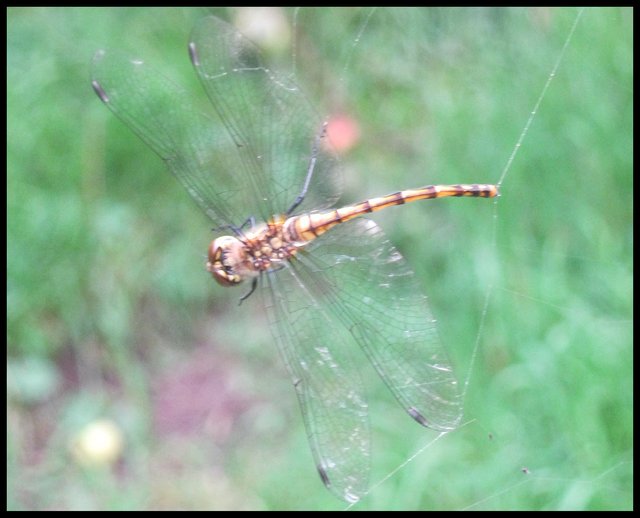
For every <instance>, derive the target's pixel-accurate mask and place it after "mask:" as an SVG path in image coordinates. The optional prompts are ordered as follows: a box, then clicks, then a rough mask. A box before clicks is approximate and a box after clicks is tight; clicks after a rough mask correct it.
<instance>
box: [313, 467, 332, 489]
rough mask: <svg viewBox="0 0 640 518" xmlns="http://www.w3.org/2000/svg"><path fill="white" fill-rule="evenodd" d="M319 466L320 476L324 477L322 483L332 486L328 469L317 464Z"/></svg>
mask: <svg viewBox="0 0 640 518" xmlns="http://www.w3.org/2000/svg"><path fill="white" fill-rule="evenodd" d="M316 467H317V468H318V473H319V474H320V478H321V479H322V483H323V484H324V485H325V486H327V487H331V481H330V480H329V475H327V471H326V470H325V469H324V468H323V467H322V466H316Z"/></svg>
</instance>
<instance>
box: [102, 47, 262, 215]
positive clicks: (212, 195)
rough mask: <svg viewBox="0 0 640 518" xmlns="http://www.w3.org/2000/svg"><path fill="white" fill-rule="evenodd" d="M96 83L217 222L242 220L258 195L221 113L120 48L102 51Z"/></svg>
mask: <svg viewBox="0 0 640 518" xmlns="http://www.w3.org/2000/svg"><path fill="white" fill-rule="evenodd" d="M92 85H93V88H94V90H95V91H96V93H97V94H98V96H99V97H100V99H101V100H102V101H103V102H104V104H106V106H107V107H108V108H109V109H110V110H111V111H112V112H113V113H115V114H116V115H117V116H118V118H120V119H121V120H122V121H123V122H124V123H125V124H126V125H127V126H129V128H130V129H131V130H133V132H134V133H136V134H137V135H138V136H139V137H140V138H141V139H142V140H143V141H144V142H145V143H146V144H147V145H149V147H150V148H151V149H152V150H153V151H155V152H156V153H157V154H158V155H160V157H161V158H162V159H163V160H164V161H165V162H166V164H167V166H168V167H169V169H170V171H171V172H172V173H173V174H174V175H175V177H176V178H177V179H178V180H179V181H180V183H182V185H183V186H184V187H185V188H186V189H187V191H188V192H189V194H190V195H191V196H192V197H193V198H194V199H195V200H196V202H197V203H198V204H199V205H200V206H201V207H202V209H203V210H204V211H205V212H206V213H207V214H208V215H209V216H210V217H211V219H213V221H214V222H215V223H216V225H217V226H225V225H238V224H239V222H242V221H244V219H246V218H247V216H248V213H247V211H249V209H250V208H252V207H254V206H255V203H256V200H255V199H253V198H251V195H252V191H250V190H249V189H247V187H248V178H247V177H246V175H243V174H242V171H243V170H242V168H241V165H242V164H241V162H240V160H239V156H238V152H237V150H236V146H235V144H234V142H233V140H232V139H231V138H230V136H229V135H228V134H227V133H226V130H225V127H224V126H223V125H222V124H221V122H220V121H219V120H217V119H216V116H215V114H212V115H211V116H208V115H206V114H205V113H203V112H202V111H200V110H198V109H196V108H195V107H194V104H193V103H192V101H191V98H190V95H189V94H188V93H187V92H186V91H185V90H184V89H182V88H180V87H179V86H177V85H176V84H174V83H173V82H172V81H171V80H169V79H168V78H167V77H165V76H164V75H162V74H161V73H160V72H159V71H157V70H155V69H154V68H152V67H150V66H149V65H147V64H146V63H144V62H143V61H141V60H138V59H130V58H128V57H126V56H124V55H123V54H121V53H118V52H112V51H104V50H101V51H98V52H97V53H96V55H95V57H94V59H93V67H92Z"/></svg>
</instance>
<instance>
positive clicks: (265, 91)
mask: <svg viewBox="0 0 640 518" xmlns="http://www.w3.org/2000/svg"><path fill="white" fill-rule="evenodd" d="M189 51H190V54H191V60H192V62H193V64H194V67H195V69H196V71H197V73H198V75H199V77H200V81H201V83H202V86H203V87H204V89H205V91H206V93H207V95H208V97H209V99H210V101H211V103H212V104H213V106H214V108H215V110H216V112H217V114H218V115H219V117H220V118H221V120H222V121H223V123H224V125H225V126H226V128H227V130H228V132H229V134H230V135H231V136H232V138H233V140H234V142H235V143H236V145H237V149H238V151H239V154H240V159H241V162H242V167H243V170H242V173H243V174H246V175H247V178H248V188H249V189H250V190H251V191H252V193H253V197H254V198H255V199H257V200H259V201H260V204H259V205H257V206H256V207H255V208H254V211H255V210H259V211H260V212H259V213H257V214H256V213H255V212H254V215H256V216H261V217H262V218H263V219H267V218H269V217H271V216H272V215H273V214H280V213H283V212H285V211H286V210H287V209H288V208H289V207H290V206H291V205H292V204H293V202H294V201H295V200H296V198H297V196H298V195H299V194H300V193H301V192H302V190H303V188H304V185H305V180H306V178H307V173H308V171H309V169H310V166H311V164H312V158H315V162H314V165H313V177H312V179H311V183H310V184H309V188H308V191H307V193H306V196H305V199H304V202H303V203H302V204H301V205H300V206H298V209H297V212H302V211H305V210H312V209H319V208H324V207H329V206H331V205H332V204H333V203H334V202H335V201H336V200H337V198H338V196H339V194H340V193H339V191H340V178H339V170H338V168H337V167H336V165H337V164H336V158H335V156H334V155H333V154H332V153H330V152H328V151H327V146H326V145H322V143H321V142H320V140H321V138H324V137H322V135H323V132H322V128H323V120H322V118H321V117H320V116H319V115H318V113H317V112H316V111H315V110H314V109H313V108H312V106H311V105H310V104H309V102H308V100H307V98H306V96H305V95H304V94H303V93H302V92H301V91H300V89H299V87H298V86H297V85H296V84H295V83H294V82H293V81H292V80H290V79H289V78H286V77H284V76H279V75H277V74H276V73H275V72H274V71H272V70H270V69H269V68H267V67H266V66H265V65H264V64H263V61H262V58H261V55H260V51H259V50H258V48H257V47H256V46H255V45H254V44H253V43H252V42H251V41H249V40H248V39H247V38H245V37H244V36H243V35H242V34H240V33H239V32H238V31H237V30H236V29H235V28H234V27H232V26H231V25H229V24H228V23H226V22H223V21H222V20H220V19H218V18H215V17H207V18H203V19H201V20H200V21H199V22H198V23H197V24H196V25H195V27H194V29H193V31H192V33H191V38H190V43H189Z"/></svg>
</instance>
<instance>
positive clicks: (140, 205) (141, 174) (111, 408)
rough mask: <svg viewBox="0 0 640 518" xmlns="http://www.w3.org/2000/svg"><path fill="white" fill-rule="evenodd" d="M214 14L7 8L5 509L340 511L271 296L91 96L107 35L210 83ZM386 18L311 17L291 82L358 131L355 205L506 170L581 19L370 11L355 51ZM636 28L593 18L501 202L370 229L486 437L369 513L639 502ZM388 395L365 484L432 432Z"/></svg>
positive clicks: (424, 471) (538, 13) (373, 396)
mask: <svg viewBox="0 0 640 518" xmlns="http://www.w3.org/2000/svg"><path fill="white" fill-rule="evenodd" d="M216 12H217V13H218V14H220V15H222V16H228V15H229V13H228V12H226V11H216ZM201 14H203V11H201V10H198V11H190V10H172V9H113V10H108V9H10V10H9V11H8V23H7V28H8V37H7V44H8V49H7V61H8V66H7V71H8V82H7V85H8V93H7V107H8V119H7V124H8V137H7V144H8V159H7V170H8V173H7V186H8V194H7V204H8V207H7V216H8V224H7V306H8V311H7V377H8V383H7V389H8V410H7V423H8V442H7V445H8V446H7V453H8V464H7V473H8V486H7V490H8V507H9V508H11V509H159V508H169V509H229V508H233V509H246V508H249V509H256V508H257V509H341V508H343V507H344V505H342V504H341V503H340V502H338V501H336V500H335V499H334V498H333V497H332V496H331V495H330V494H329V493H328V492H327V491H326V490H325V489H324V487H323V486H322V484H321V483H320V481H319V479H318V477H317V475H316V473H315V469H314V467H313V462H312V459H311V455H310V453H309V449H308V446H307V444H306V436H305V433H304V430H303V427H302V423H301V419H300V416H299V412H298V408H297V403H296V402H295V396H294V393H293V391H292V390H291V387H290V381H289V380H288V379H287V376H286V373H285V371H284V368H283V367H282V366H281V365H280V361H279V356H278V354H277V351H276V349H275V346H274V344H273V343H272V341H271V338H270V335H269V331H268V329H267V327H266V324H265V319H264V317H263V315H262V313H261V310H260V307H259V305H258V300H259V298H258V297H253V299H252V300H249V301H247V303H245V304H243V306H242V307H240V308H238V307H237V298H238V296H239V294H238V293H237V292H235V291H233V290H223V289H222V288H219V287H218V286H216V285H215V284H214V283H213V282H211V281H210V279H209V278H208V276H207V274H206V273H205V272H204V271H203V262H204V259H203V257H204V254H205V250H206V246H207V245H208V240H209V239H210V237H211V234H210V227H211V224H210V222H209V221H208V220H207V218H206V217H204V215H203V214H201V213H200V211H199V210H198V209H197V207H196V206H195V205H194V204H193V203H192V202H191V200H190V199H189V197H188V196H187V195H186V194H185V193H184V191H183V189H182V188H181V187H180V186H179V185H178V184H177V183H176V182H175V180H173V179H172V178H171V176H170V175H169V174H168V173H167V172H166V171H165V169H164V166H163V164H162V163H161V161H160V160H159V159H158V158H157V157H156V156H155V155H154V154H153V153H152V152H151V151H149V150H148V149H147V148H146V147H145V145H144V144H142V143H141V142H140V141H139V140H138V139H137V138H136V137H135V136H133V135H132V134H131V133H130V132H129V130H128V129H127V128H125V127H124V126H123V125H122V124H121V123H120V122H119V121H118V120H116V119H115V117H113V116H112V114H111V113H109V112H108V110H107V109H105V107H104V106H102V105H101V103H100V102H99V101H98V99H97V98H96V97H95V95H94V93H93V92H92V91H91V87H90V84H89V63H90V59H91V56H92V55H93V53H94V51H95V50H97V49H98V48H102V47H104V46H109V47H116V48H122V49H124V50H129V51H131V52H135V53H136V54H138V55H140V56H144V57H146V58H147V59H148V61H151V62H153V63H154V64H156V65H158V66H161V67H164V70H166V72H167V74H169V75H171V76H173V77H175V78H176V79H177V80H179V81H181V82H183V83H186V84H188V85H190V86H193V87H194V88H197V81H196V78H195V74H194V73H193V72H192V71H191V69H190V65H189V62H188V58H187V53H186V41H187V35H188V32H189V28H190V26H191V24H192V23H193V21H194V20H195V19H197V17H198V16H200V15H201ZM368 14H369V11H366V10H364V11H361V10H351V9H349V10H339V9H321V10H304V9H303V10H301V11H300V12H298V15H297V22H296V23H297V25H296V26H297V30H298V42H299V46H298V51H297V52H296V57H297V63H296V75H297V77H298V79H299V80H300V81H301V83H302V84H303V85H304V86H305V87H306V89H307V90H308V91H309V92H310V95H311V97H312V99H313V101H314V102H315V103H316V104H317V105H318V106H320V107H321V110H322V111H323V112H325V113H327V112H329V111H338V110H343V111H346V112H347V113H349V114H350V115H351V116H353V117H355V118H356V119H357V121H358V123H359V125H360V129H361V140H360V143H359V144H358V146H357V147H356V148H354V149H353V150H352V151H351V152H350V153H349V154H348V155H347V156H345V157H344V158H343V166H344V172H345V177H346V178H345V180H346V181H345V184H346V185H345V194H344V196H343V198H342V201H343V202H345V203H349V202H353V201H359V200H360V199H362V198H363V197H365V196H377V195H382V194H386V193H388V192H393V191H395V190H398V189H403V188H411V187H417V186H420V185H425V184H430V183H463V182H466V183H492V182H497V181H498V179H499V178H500V175H501V172H502V170H503V168H504V166H505V164H506V162H507V159H508V158H509V156H510V154H511V152H512V151H513V149H514V146H515V144H516V142H517V140H518V137H519V136H520V133H521V131H522V128H523V126H524V124H525V122H526V121H527V118H528V116H529V113H530V112H531V110H532V109H533V107H534V105H535V102H536V100H537V99H538V96H539V95H540V93H541V91H542V88H543V86H544V84H545V82H546V81H547V78H548V76H549V72H550V71H551V70H552V68H553V66H554V64H555V62H556V60H557V59H558V57H559V55H560V51H561V49H562V46H563V44H564V42H565V40H566V38H567V35H568V34H569V31H570V28H571V25H572V24H573V22H574V20H575V17H576V14H577V11H575V10H574V9H559V10H554V9H551V10H549V9H546V10H529V9H516V10H486V9H475V10H470V9H454V10H449V9H438V10H420V11H413V10H412V11H407V10H394V11H388V10H383V9H380V10H377V11H375V12H373V14H372V16H371V18H370V19H369V22H368V25H367V26H366V30H365V31H364V32H363V33H362V36H361V38H359V39H358V42H357V45H355V46H354V45H353V44H354V42H355V40H356V38H357V36H358V33H359V29H360V27H361V25H362V23H363V20H364V19H365V18H366V16H367V15H368ZM285 16H286V17H287V20H288V21H291V19H292V16H293V12H289V11H287V12H285ZM632 34H633V29H632V12H631V11H630V10H629V9H587V10H585V11H584V13H583V15H582V17H581V19H580V20H579V23H578V25H577V28H576V31H575V33H574V35H573V38H572V40H571V41H570V43H569V46H568V47H567V49H566V53H565V55H564V58H563V60H562V62H561V64H560V66H559V68H558V71H557V74H556V76H555V77H554V79H553V81H552V82H551V84H550V86H549V89H548V91H547V93H546V95H545V97H544V99H543V101H542V104H541V105H540V108H539V110H538V113H537V115H536V117H535V119H534V120H533V123H532V125H531V127H530V129H529V131H528V134H527V135H526V138H525V140H524V142H523V144H522V146H521V148H520V150H519V152H518V155H517V156H516V158H515V160H514V162H513V164H512V166H511V168H510V170H509V172H508V175H507V176H506V178H505V180H504V183H503V185H502V197H501V198H500V199H499V200H498V202H497V204H494V203H493V202H490V201H487V200H472V199H464V200H435V201H430V202H428V203H427V202H425V203H424V204H414V205H413V206H409V205H408V206H406V207H402V208H397V209H391V210H389V211H385V212H383V213H380V214H377V215H376V216H375V219H376V221H377V222H378V223H379V224H380V225H381V226H382V227H383V228H384V229H385V231H386V232H387V233H388V235H389V237H390V239H392V241H393V242H394V243H395V244H396V245H397V247H398V248H399V249H400V250H401V251H402V252H403V254H404V255H405V256H406V258H407V260H408V261H409V263H410V264H411V265H412V266H413V268H414V269H415V271H416V273H417V278H418V282H419V283H420V284H421V286H423V287H424V289H425V291H426V292H427V293H428V295H429V296H430V300H431V306H432V309H433V312H434V314H435V316H436V318H437V319H438V321H439V327H440V333H441V336H442V340H443V342H444V343H445V346H446V347H447V349H448V351H449V352H450V355H451V357H452V360H453V361H454V364H455V366H456V371H457V373H458V376H459V378H460V379H461V380H462V379H465V378H466V376H467V373H468V372H469V369H471V380H470V384H469V387H468V391H467V395H466V405H465V409H466V421H468V424H466V425H465V426H463V427H461V428H460V429H459V430H457V431H455V432H453V433H451V434H449V435H447V436H445V437H443V438H441V439H440V440H438V441H437V442H435V443H434V444H432V445H430V446H428V447H427V448H426V450H425V451H424V452H422V453H421V454H420V455H419V456H418V457H417V458H416V459H414V460H413V461H412V462H410V463H408V464H407V465H406V466H404V467H402V468H401V469H400V470H399V471H398V473H397V474H395V475H394V476H393V477H391V478H390V479H389V480H387V481H385V482H384V483H382V484H380V485H379V486H377V487H375V488H374V489H373V490H372V492H371V494H370V495H368V496H367V498H365V499H363V501H362V502H361V503H359V504H358V505H357V506H356V508H357V509H464V508H470V509H474V510H475V509H590V510H595V509H630V508H631V507H632V505H633V500H632V482H633V460H632V454H633V451H632V431H633V428H632V426H633V425H632V418H633V412H632V403H633V400H632V389H633V383H632V379H633V370H632V281H633V273H632V272H633V270H632V232H633V226H632V217H633V215H632V188H633V183H632V163H633V159H632V156H633V155H632V141H633V133H632V132H633V127H632V120H633V119H632V111H633V101H632V99H633V95H632V94H633V85H632V78H633V73H632V56H633V51H632ZM272 59H273V61H274V62H275V63H276V64H277V65H280V66H287V65H288V64H290V62H291V52H290V51H287V52H284V54H283V55H280V56H278V55H274V56H273V57H272ZM347 60H348V61H347ZM346 62H348V66H345V63H346ZM487 296H488V298H487ZM485 300H488V304H487V305H486V311H485V310H484V308H485ZM476 342H477V344H478V350H477V356H476V355H474V347H475V345H476ZM365 372H368V371H365ZM379 385H380V384H378V383H377V380H376V379H375V377H374V375H373V374H372V375H371V380H370V382H368V383H367V386H368V388H369V390H370V392H369V400H370V414H371V418H372V422H373V425H374V429H373V440H374V446H373V453H372V461H373V472H372V478H373V482H376V481H378V480H380V479H381V478H383V477H384V476H385V475H387V474H388V473H390V472H391V471H392V470H393V469H394V468H395V467H396V466H398V465H400V464H401V463H402V462H404V461H405V460H407V459H408V458H409V457H410V456H411V455H412V454H413V453H414V452H415V451H416V450H417V449H418V448H420V447H421V446H422V445H425V444H427V443H429V441H431V440H432V439H433V438H434V437H435V435H434V434H433V433H431V432H429V431H426V430H424V429H422V428H420V427H419V426H417V425H415V423H413V422H412V421H411V420H410V419H409V418H408V417H407V416H406V415H405V414H404V413H403V412H402V411H401V409H399V408H398V407H397V405H396V404H395V402H394V401H393V400H392V399H391V398H390V396H388V395H387V394H386V392H385V390H384V388H383V387H380V386H379ZM98 418H109V419H111V420H113V421H114V422H116V423H117V424H118V426H119V427H120V428H121V429H122V431H123V434H124V437H125V449H124V453H123V455H122V457H121V458H120V459H119V460H118V461H117V463H116V464H115V465H113V466H110V467H104V466H103V467H100V468H86V467H82V466H81V465H79V464H77V463H76V462H74V460H73V456H72V455H71V453H70V444H71V443H72V442H73V439H74V437H76V435H77V434H78V433H79V431H80V430H81V429H82V427H83V426H84V425H85V424H86V423H88V422H91V421H92V420H94V419H98ZM523 467H526V468H528V470H529V474H524V473H523V472H522V468H523Z"/></svg>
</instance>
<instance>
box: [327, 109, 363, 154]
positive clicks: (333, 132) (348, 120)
mask: <svg viewBox="0 0 640 518" xmlns="http://www.w3.org/2000/svg"><path fill="white" fill-rule="evenodd" d="M327 140H328V141H329V142H330V143H331V147H332V148H333V150H334V151H336V152H337V153H338V154H344V153H346V152H347V151H349V150H350V149H351V148H352V147H353V146H355V145H356V144H357V143H358V140H360V127H359V126H358V123H357V122H356V120H355V119H354V118H353V117H350V116H349V115H335V116H333V117H330V118H329V120H328V121H327Z"/></svg>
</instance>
